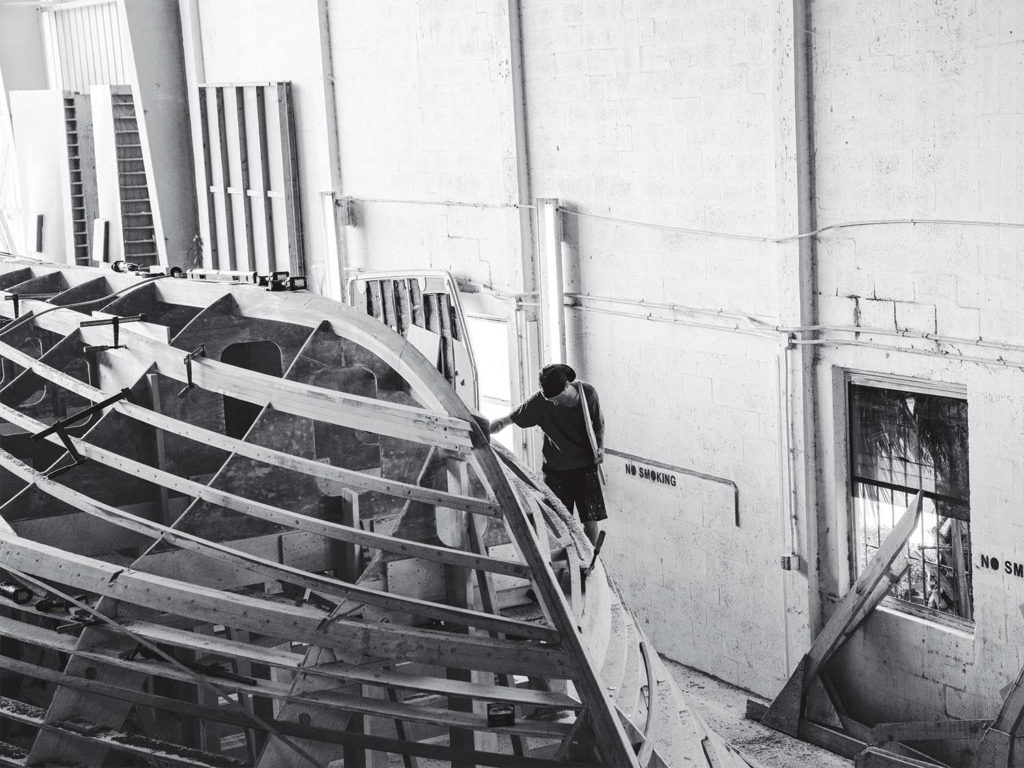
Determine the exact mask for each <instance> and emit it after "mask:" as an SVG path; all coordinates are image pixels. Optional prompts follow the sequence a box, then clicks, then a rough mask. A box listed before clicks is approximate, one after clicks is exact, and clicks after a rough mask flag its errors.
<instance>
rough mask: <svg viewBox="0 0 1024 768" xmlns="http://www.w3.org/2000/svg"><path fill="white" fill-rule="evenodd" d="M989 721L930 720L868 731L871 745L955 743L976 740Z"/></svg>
mask: <svg viewBox="0 0 1024 768" xmlns="http://www.w3.org/2000/svg"><path fill="white" fill-rule="evenodd" d="M990 725H992V721H991V720H931V721H923V722H908V723H879V724H878V725H876V726H873V727H872V728H871V729H870V730H869V731H868V735H869V737H870V738H869V741H870V743H871V744H874V745H876V746H881V745H883V744H885V743H886V742H890V741H955V740H959V739H974V738H977V737H978V736H979V735H980V734H981V733H982V732H983V731H984V730H985V729H986V728H988V727H989V726H990Z"/></svg>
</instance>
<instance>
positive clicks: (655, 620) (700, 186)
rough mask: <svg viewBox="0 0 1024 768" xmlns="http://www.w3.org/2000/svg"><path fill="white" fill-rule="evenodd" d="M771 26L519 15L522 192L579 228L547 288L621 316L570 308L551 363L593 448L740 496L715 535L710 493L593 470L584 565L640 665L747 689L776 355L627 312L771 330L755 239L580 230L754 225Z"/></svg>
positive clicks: (717, 7) (585, 7)
mask: <svg viewBox="0 0 1024 768" xmlns="http://www.w3.org/2000/svg"><path fill="white" fill-rule="evenodd" d="M773 13H774V5H773V4H771V3H766V2H758V1H756V0H749V1H746V0H745V1H743V2H737V3H730V4H729V5H728V6H726V5H725V4H722V3H711V2H708V3H700V2H691V3H664V2H654V1H653V0H652V1H647V2H635V3H630V4H627V5H625V6H623V5H621V4H618V3H601V2H583V1H582V0H578V1H576V2H555V3H552V2H546V1H544V0H526V1H525V2H523V4H522V19H523V46H524V62H525V76H526V103H527V109H528V124H529V150H530V163H531V181H532V184H533V188H534V192H535V194H536V195H537V196H540V197H558V198H560V200H561V202H562V205H563V206H565V207H566V208H567V209H569V210H570V211H574V212H578V214H580V215H573V214H567V216H566V218H565V220H564V223H563V227H564V237H565V246H566V248H565V255H566V261H565V282H566V290H567V291H568V292H570V293H573V294H580V295H582V296H584V297H609V298H614V299H617V300H619V301H620V302H621V301H623V300H624V301H626V302H629V301H632V302H635V304H632V305H631V304H628V303H627V304H622V303H619V304H615V305H601V309H612V310H613V311H614V312H617V313H619V314H608V313H606V312H602V311H599V309H596V308H595V307H594V306H593V305H592V304H591V303H590V302H588V301H587V300H586V298H584V299H583V300H582V303H583V305H584V306H583V307H582V308H580V307H577V308H573V309H572V310H570V311H569V313H568V315H567V336H568V338H569V339H570V349H569V360H570V361H571V362H572V363H573V364H575V365H576V366H577V367H578V369H579V371H580V374H581V376H582V377H583V378H585V379H586V380H588V381H591V382H593V383H594V384H595V385H596V386H597V388H598V391H599V392H600V394H601V397H602V401H603V403H604V407H605V411H606V419H607V431H606V446H607V448H609V449H612V450H618V451H623V452H626V453H630V454H634V455H639V456H641V457H644V458H647V459H650V460H652V461H658V462H661V463H665V464H670V465H676V466H681V467H685V468H690V469H694V470H697V471H700V472H704V473H708V474H712V475H717V476H722V477H727V478H730V479H732V480H734V481H735V482H736V483H737V484H738V486H739V488H740V519H741V524H740V527H738V528H737V527H736V526H735V525H734V522H733V518H734V515H733V501H732V493H731V490H730V489H729V488H728V486H723V485H720V484H716V483H711V482H708V481H707V480H699V479H696V478H694V477H691V476H686V475H684V474H679V475H678V476H677V485H676V486H674V487H673V486H665V485H661V484H657V483H652V482H651V481H649V480H645V479H643V478H641V477H639V476H634V475H631V474H627V472H626V462H625V461H624V460H623V459H621V458H616V457H614V456H612V457H610V458H609V459H608V463H607V465H606V474H607V477H608V486H607V494H608V501H609V505H610V520H609V523H608V530H609V539H608V543H607V545H606V556H605V557H606V565H607V567H608V569H609V571H610V572H611V573H612V575H613V577H615V578H616V579H617V580H618V581H619V583H620V585H621V586H622V587H623V589H624V590H625V592H626V595H627V597H628V599H629V601H630V605H631V606H632V607H633V609H634V610H635V611H636V612H637V613H638V614H639V615H640V617H641V619H642V620H643V621H644V622H646V626H647V628H648V630H649V634H650V635H651V637H652V639H653V640H654V642H655V644H656V645H657V646H658V648H659V650H660V651H661V652H663V653H665V654H667V655H668V656H670V657H672V658H675V659H677V660H679V661H682V662H684V663H686V664H690V665H693V666H695V667H698V668H701V669H704V670H707V671H710V672H712V673H713V674H715V675H717V676H720V677H722V678H724V679H726V680H729V681H730V682H734V683H738V684H740V685H743V686H746V687H749V688H752V689H754V690H757V691H759V692H762V693H766V694H770V693H774V692H775V691H776V690H777V689H778V688H779V687H780V686H781V684H782V682H784V680H785V678H786V676H788V673H789V669H788V668H787V666H788V664H789V661H790V660H789V659H788V658H787V651H786V643H785V640H784V634H785V629H784V617H785V611H786V605H785V603H784V588H783V583H782V576H783V574H782V572H781V571H780V570H779V565H778V561H779V556H780V554H781V553H782V552H783V549H784V547H785V544H784V536H783V530H784V525H785V522H784V521H783V519H782V515H783V513H782V512H781V511H780V487H781V486H780V483H781V478H780V461H779V458H780V451H781V448H780V430H779V418H778V416H779V407H780V402H781V400H780V398H781V394H780V389H779V387H780V383H779V382H780V376H779V369H778V367H777V362H778V359H779V350H780V347H779V344H778V343H777V341H776V340H775V339H773V338H771V337H767V338H759V337H749V336H739V335H737V334H734V333H730V332H729V331H728V330H710V329H702V328H698V327H693V326H691V325H685V324H679V323H673V322H656V321H652V320H648V319H646V316H647V314H648V312H649V310H648V309H646V308H645V307H644V306H643V303H655V304H657V303H660V304H666V305H676V306H679V307H687V308H692V309H697V310H706V311H711V312H718V311H725V312H738V313H742V314H745V315H750V316H757V317H758V318H760V319H762V320H764V322H766V323H767V324H768V325H776V324H778V313H779V311H780V307H779V292H778V290H777V281H778V279H779V275H778V271H777V259H776V249H775V246H773V245H769V244H764V243H757V242H749V241H743V240H726V239H720V238H709V237H701V236H695V235H692V234H684V233H680V232H674V231H667V230H658V229H650V228H644V227H638V226H634V225H629V224H622V223H618V222H613V221H606V220H602V219H599V218H594V216H605V217H613V218H617V219H627V220H640V221H644V222H663V223H665V224H672V225H678V226H686V227H693V228H705V229H716V230H726V231H731V232H737V233H756V234H763V233H765V232H767V231H771V230H772V229H773V228H774V222H775V217H776V211H775V206H774V197H773V195H774V188H775V183H776V180H775V173H776V170H775V167H776V161H777V157H776V148H775V135H776V133H777V122H776V121H777V119H778V116H777V114H776V113H775V104H774V102H773V95H772V91H773V89H772V77H773V72H774V69H773V67H774V61H773V57H772V47H773V44H772V41H773V34H774V32H773V28H772V22H773ZM700 317H703V318H704V320H705V321H707V317H704V316H702V315H699V314H693V313H692V312H691V313H690V314H685V315H683V314H680V315H679V316H678V317H677V318H676V319H680V318H683V319H687V318H688V319H691V320H692V319H695V318H700ZM805 589H806V587H805ZM797 602H799V600H797ZM765 637H772V638H774V639H775V640H777V642H772V643H770V644H765V643H764V642H763V641H762V639H763V638H765Z"/></svg>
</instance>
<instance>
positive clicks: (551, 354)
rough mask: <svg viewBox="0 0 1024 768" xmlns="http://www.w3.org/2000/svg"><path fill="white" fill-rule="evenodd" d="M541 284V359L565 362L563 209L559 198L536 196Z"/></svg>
mask: <svg viewBox="0 0 1024 768" xmlns="http://www.w3.org/2000/svg"><path fill="white" fill-rule="evenodd" d="M536 206H537V221H538V223H539V227H538V237H537V285H538V290H539V293H540V301H539V304H540V339H541V360H542V361H543V362H544V363H564V362H565V288H564V286H563V285H562V213H561V211H560V210H559V209H558V198H554V197H545V198H538V199H537V200H536Z"/></svg>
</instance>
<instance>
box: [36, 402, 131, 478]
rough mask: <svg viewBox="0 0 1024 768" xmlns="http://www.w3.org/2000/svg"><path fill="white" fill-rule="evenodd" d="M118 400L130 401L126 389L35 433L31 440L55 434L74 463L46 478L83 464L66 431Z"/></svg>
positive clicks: (52, 472)
mask: <svg viewBox="0 0 1024 768" xmlns="http://www.w3.org/2000/svg"><path fill="white" fill-rule="evenodd" d="M119 400H130V398H129V392H128V390H127V389H122V390H121V391H120V392H118V393H117V394H116V395H111V396H110V397H108V398H107V399H106V400H101V401H100V402H98V403H93V404H92V405H90V406H89V407H87V408H83V409H82V410H80V411H79V412H78V413H74V414H72V415H71V416H68V417H67V418H64V419H61V420H60V421H55V422H54V423H53V424H51V425H50V426H48V427H47V428H46V429H44V430H42V431H41V432H36V433H35V434H34V435H32V439H33V440H42V439H44V438H46V437H49V436H50V435H53V434H56V435H57V437H59V438H60V441H61V443H63V444H64V450H66V451H67V452H68V455H70V456H71V459H72V461H73V462H74V463H73V464H68V465H66V466H63V467H58V468H57V469H54V470H52V471H51V472H50V473H49V474H47V477H51V478H52V477H57V475H60V474H63V473H64V472H67V471H68V470H69V469H72V468H73V467H77V466H80V465H81V464H85V461H86V459H85V457H84V456H82V454H80V453H79V452H78V450H77V449H76V448H75V444H74V442H72V440H71V436H70V435H69V434H68V433H67V430H68V429H69V428H71V427H72V426H74V425H75V424H77V423H78V422H80V421H82V419H85V418H88V417H89V416H92V415H93V414H94V413H96V412H97V411H101V410H103V409H104V408H106V407H107V406H109V405H113V404H114V403H116V402H118V401H119Z"/></svg>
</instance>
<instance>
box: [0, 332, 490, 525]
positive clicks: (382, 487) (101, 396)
mask: <svg viewBox="0 0 1024 768" xmlns="http://www.w3.org/2000/svg"><path fill="white" fill-rule="evenodd" d="M0 356H3V357H4V358H6V359H8V360H10V361H11V362H14V363H15V364H17V365H22V366H23V367H27V368H28V369H30V370H32V372H33V373H36V374H37V375H39V376H41V377H42V378H44V379H47V380H48V381H52V382H53V383H55V384H58V385H59V386H61V387H63V388H65V389H67V390H69V391H71V392H74V393H75V394H78V395H81V396H82V397H85V398H87V399H89V400H92V401H93V402H100V401H101V400H105V399H107V398H109V397H110V396H111V395H112V394H113V393H110V392H104V391H103V390H99V389H96V388H95V387H91V386H89V385H87V384H84V383H82V382H81V381H79V380H78V379H76V378H74V377H73V376H69V375H68V374H66V373H63V372H61V371H58V370H56V369H55V368H52V367H50V366H48V365H46V363H44V362H40V361H37V360H35V359H34V358H32V357H31V356H29V355H26V354H25V353H23V352H20V351H18V350H16V349H14V348H13V347H11V346H10V345H8V344H5V343H3V342H0ZM113 408H114V409H115V410H117V411H119V412H120V413H123V414H125V415H127V416H130V417H131V418H135V419H138V420H140V421H144V422H146V423H149V424H151V425H152V426H158V427H159V428H161V429H166V430H168V431H170V432H173V433H175V434H179V435H182V436H184V437H190V438H191V439H197V440H200V441H206V442H210V444H211V445H218V446H229V447H228V448H226V450H235V451H237V452H239V453H241V454H243V455H249V456H251V457H253V458H258V456H257V454H258V455H262V456H270V457H273V459H275V460H271V461H269V462H268V463H275V464H278V465H279V466H287V468H289V469H296V471H300V472H304V473H305V474H310V475H313V476H316V477H324V478H325V479H329V480H334V481H336V482H339V483H343V484H346V485H350V486H352V487H354V488H360V489H363V490H370V491H379V492H381V493H385V494H388V495H391V496H397V497H399V498H405V499H411V500H415V501H423V502H425V503H428V504H445V505H447V506H451V507H454V508H458V509H464V510H466V511H468V512H473V513H474V514H482V515H488V516H491V517H497V516H499V515H500V510H499V508H498V507H497V506H496V505H495V504H494V503H493V502H490V501H487V500H486V499H476V498H472V497H468V496H465V497H460V496H453V495H451V494H448V493H447V492H445V491H434V490H432V489H428V488H421V487H419V486H414V485H411V484H409V483H402V482H400V481H397V480H388V479H385V478H380V477H376V476H373V475H368V474H366V473H363V472H356V471H353V470H345V469H342V468H340V467H332V466H330V465H326V464H320V463H319V462H315V461H311V460H308V459H307V460H303V459H299V458H298V457H292V456H290V455H289V454H284V453H282V452H280V451H273V450H272V449H267V448H263V447H261V446H257V445H254V444H252V443H245V442H243V441H239V440H235V439H234V438H229V437H227V436H226V435H221V434H219V433H216V432H212V431H210V430H204V429H201V428H198V427H192V426H191V425H189V424H187V423H186V422H181V421H177V420H175V419H171V418H168V417H165V416H161V415H160V414H157V413H155V412H153V411H150V410H148V409H145V408H141V407H139V406H133V405H131V404H130V403H124V402H119V403H116V404H115V405H114V406H113ZM192 436H195V437H192ZM260 460H262V459H260ZM281 462H287V465H286V464H284V463H281ZM317 466H319V469H317ZM300 467H301V468H300ZM325 473H326V474H325Z"/></svg>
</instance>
